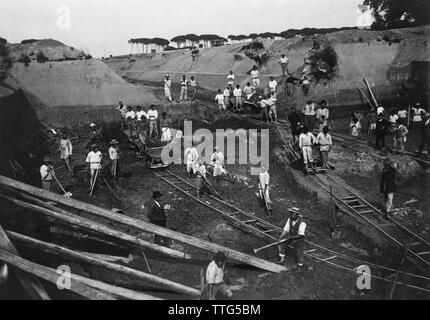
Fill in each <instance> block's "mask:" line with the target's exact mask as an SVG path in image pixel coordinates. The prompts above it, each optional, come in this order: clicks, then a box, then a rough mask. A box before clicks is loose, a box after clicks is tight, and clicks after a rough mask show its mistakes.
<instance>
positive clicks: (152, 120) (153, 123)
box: [147, 104, 158, 138]
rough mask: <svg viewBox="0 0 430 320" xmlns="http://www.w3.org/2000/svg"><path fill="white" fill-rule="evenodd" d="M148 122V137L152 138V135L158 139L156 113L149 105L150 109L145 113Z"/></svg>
mask: <svg viewBox="0 0 430 320" xmlns="http://www.w3.org/2000/svg"><path fill="white" fill-rule="evenodd" d="M147 115H148V120H149V137H150V138H152V134H153V133H155V136H156V137H158V111H157V110H155V106H154V105H153V104H151V108H150V109H149V110H148V112H147Z"/></svg>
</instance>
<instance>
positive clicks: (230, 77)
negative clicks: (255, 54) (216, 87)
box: [227, 74, 234, 83]
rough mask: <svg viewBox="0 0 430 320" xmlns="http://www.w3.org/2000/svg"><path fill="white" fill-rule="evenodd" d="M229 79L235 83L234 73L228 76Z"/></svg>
mask: <svg viewBox="0 0 430 320" xmlns="http://www.w3.org/2000/svg"><path fill="white" fill-rule="evenodd" d="M227 81H228V83H233V82H234V74H229V75H228V77H227Z"/></svg>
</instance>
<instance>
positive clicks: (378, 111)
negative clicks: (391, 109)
mask: <svg viewBox="0 0 430 320" xmlns="http://www.w3.org/2000/svg"><path fill="white" fill-rule="evenodd" d="M380 114H385V109H384V107H383V106H382V104H380V105H379V106H378V107H377V108H376V115H380Z"/></svg>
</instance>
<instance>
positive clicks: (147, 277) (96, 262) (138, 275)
mask: <svg viewBox="0 0 430 320" xmlns="http://www.w3.org/2000/svg"><path fill="white" fill-rule="evenodd" d="M7 234H8V236H9V237H11V238H12V239H14V240H17V241H20V242H23V243H26V244H30V245H32V246H34V247H36V248H38V249H41V250H43V251H45V252H50V253H54V254H58V255H61V256H66V257H69V258H72V259H76V260H80V261H82V262H85V263H88V264H91V265H93V266H97V267H103V268H105V269H108V270H111V271H115V272H118V273H120V274H123V275H126V276H130V277H133V278H135V279H139V280H143V281H146V282H150V283H155V284H158V285H161V286H163V287H166V288H169V289H170V290H172V291H174V292H178V293H183V294H187V295H192V296H200V291H199V290H196V289H193V288H191V287H188V286H185V285H182V284H179V283H176V282H173V281H170V280H167V279H164V278H161V277H158V276H155V275H152V274H148V273H145V272H143V271H140V270H136V269H132V268H128V267H124V266H121V265H118V264H114V263H111V262H107V261H103V260H101V259H97V258H94V257H91V256H89V255H85V254H83V253H79V252H77V251H73V250H70V249H68V248H65V247H62V246H59V245H56V244H52V243H48V242H44V241H40V240H37V239H34V238H31V237H28V236H25V235H22V234H18V233H15V232H12V231H7Z"/></svg>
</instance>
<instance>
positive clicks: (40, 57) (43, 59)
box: [36, 51, 49, 63]
mask: <svg viewBox="0 0 430 320" xmlns="http://www.w3.org/2000/svg"><path fill="white" fill-rule="evenodd" d="M48 60H49V59H48V58H47V57H46V56H45V55H44V54H43V52H42V51H39V52H38V53H37V54H36V61H37V62H39V63H45V62H46V61H48Z"/></svg>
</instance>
